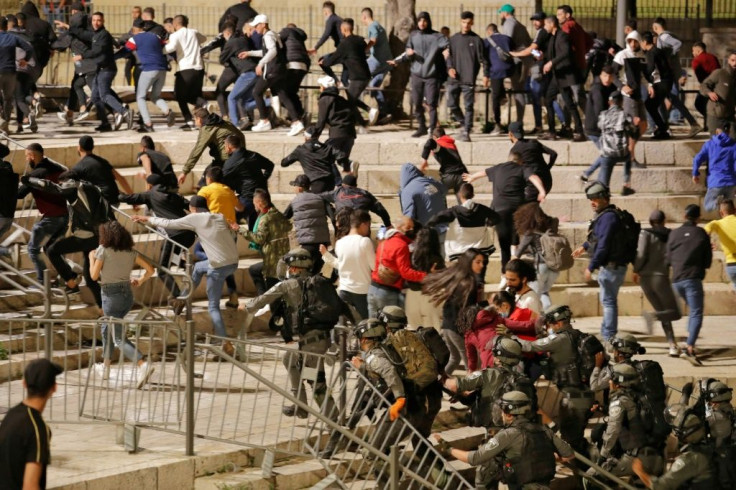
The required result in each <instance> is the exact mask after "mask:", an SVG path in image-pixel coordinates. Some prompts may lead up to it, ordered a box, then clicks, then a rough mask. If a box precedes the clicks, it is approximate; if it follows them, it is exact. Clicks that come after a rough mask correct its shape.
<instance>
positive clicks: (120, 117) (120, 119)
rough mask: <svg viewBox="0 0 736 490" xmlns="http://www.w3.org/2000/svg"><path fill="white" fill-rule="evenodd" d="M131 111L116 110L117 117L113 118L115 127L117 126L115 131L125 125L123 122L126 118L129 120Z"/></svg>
mask: <svg viewBox="0 0 736 490" xmlns="http://www.w3.org/2000/svg"><path fill="white" fill-rule="evenodd" d="M129 112H130V111H125V112H116V113H115V117H114V118H113V121H115V122H114V123H113V128H115V131H117V130H118V129H120V127H121V126H122V125H123V122H124V121H125V120H127V118H128V113H129Z"/></svg>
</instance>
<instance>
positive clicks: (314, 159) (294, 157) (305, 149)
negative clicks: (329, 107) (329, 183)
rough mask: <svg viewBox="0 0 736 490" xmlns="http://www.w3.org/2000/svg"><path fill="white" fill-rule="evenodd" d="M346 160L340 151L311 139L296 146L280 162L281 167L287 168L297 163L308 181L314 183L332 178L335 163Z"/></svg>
mask: <svg viewBox="0 0 736 490" xmlns="http://www.w3.org/2000/svg"><path fill="white" fill-rule="evenodd" d="M346 160H347V156H346V155H345V153H343V152H342V151H340V150H338V149H337V148H335V147H333V146H331V145H326V144H324V143H320V142H319V141H318V140H316V139H311V140H309V141H307V142H306V143H304V144H302V145H299V146H297V147H296V148H295V149H294V151H292V152H291V153H290V154H289V155H287V156H286V157H285V158H284V159H283V160H281V166H282V167H288V166H289V165H291V164H292V163H294V162H299V163H301V164H302V170H303V171H304V174H305V175H306V176H307V177H309V180H311V181H315V180H319V179H324V178H329V177H332V166H333V165H334V163H335V161H338V162H341V163H342V162H344V161H346Z"/></svg>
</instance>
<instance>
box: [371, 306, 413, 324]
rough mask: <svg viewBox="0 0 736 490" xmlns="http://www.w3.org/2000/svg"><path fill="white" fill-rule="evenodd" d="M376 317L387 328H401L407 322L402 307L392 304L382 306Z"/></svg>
mask: <svg viewBox="0 0 736 490" xmlns="http://www.w3.org/2000/svg"><path fill="white" fill-rule="evenodd" d="M378 319H379V320H380V321H382V322H383V324H384V325H386V328H388V329H389V330H401V329H402V328H404V327H406V324H407V323H408V320H407V319H406V313H405V312H404V309H403V308H400V307H398V306H393V305H390V306H384V307H383V308H382V309H381V311H380V312H379V313H378Z"/></svg>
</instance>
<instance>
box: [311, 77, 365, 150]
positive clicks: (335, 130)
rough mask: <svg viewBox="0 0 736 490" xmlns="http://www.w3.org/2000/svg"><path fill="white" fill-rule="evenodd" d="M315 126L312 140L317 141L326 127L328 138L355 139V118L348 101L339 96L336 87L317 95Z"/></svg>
mask: <svg viewBox="0 0 736 490" xmlns="http://www.w3.org/2000/svg"><path fill="white" fill-rule="evenodd" d="M317 107H318V109H319V112H318V115H317V125H316V126H315V132H314V133H313V134H312V138H314V139H318V138H319V136H320V135H321V134H322V130H323V129H324V128H325V126H326V125H329V126H330V138H355V136H356V135H355V118H354V115H353V110H352V108H351V106H350V104H349V103H348V101H347V100H346V99H345V98H344V97H341V96H340V93H339V92H338V90H337V87H329V88H326V89H325V90H324V91H323V92H322V93H321V94H319V101H318V102H317Z"/></svg>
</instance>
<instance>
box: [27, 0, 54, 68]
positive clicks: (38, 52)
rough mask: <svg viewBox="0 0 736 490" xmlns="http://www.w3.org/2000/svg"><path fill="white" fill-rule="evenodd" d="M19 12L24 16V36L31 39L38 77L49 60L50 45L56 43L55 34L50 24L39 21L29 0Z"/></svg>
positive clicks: (39, 18)
mask: <svg viewBox="0 0 736 490" xmlns="http://www.w3.org/2000/svg"><path fill="white" fill-rule="evenodd" d="M20 11H21V12H22V13H23V14H25V16H26V20H25V29H26V34H28V36H30V38H31V45H32V46H33V52H34V59H35V60H36V65H37V66H38V67H39V70H38V74H39V77H40V76H41V72H42V71H43V69H44V68H46V65H48V63H49V59H50V58H51V54H52V51H51V44H52V43H54V42H55V41H56V33H55V32H54V28H53V27H52V26H51V24H49V23H48V22H46V21H45V20H43V19H41V16H40V15H39V14H38V9H37V8H36V6H35V5H34V4H33V2H31V1H30V0H29V1H27V2H26V3H25V4H24V5H23V8H21V9H20Z"/></svg>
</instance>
